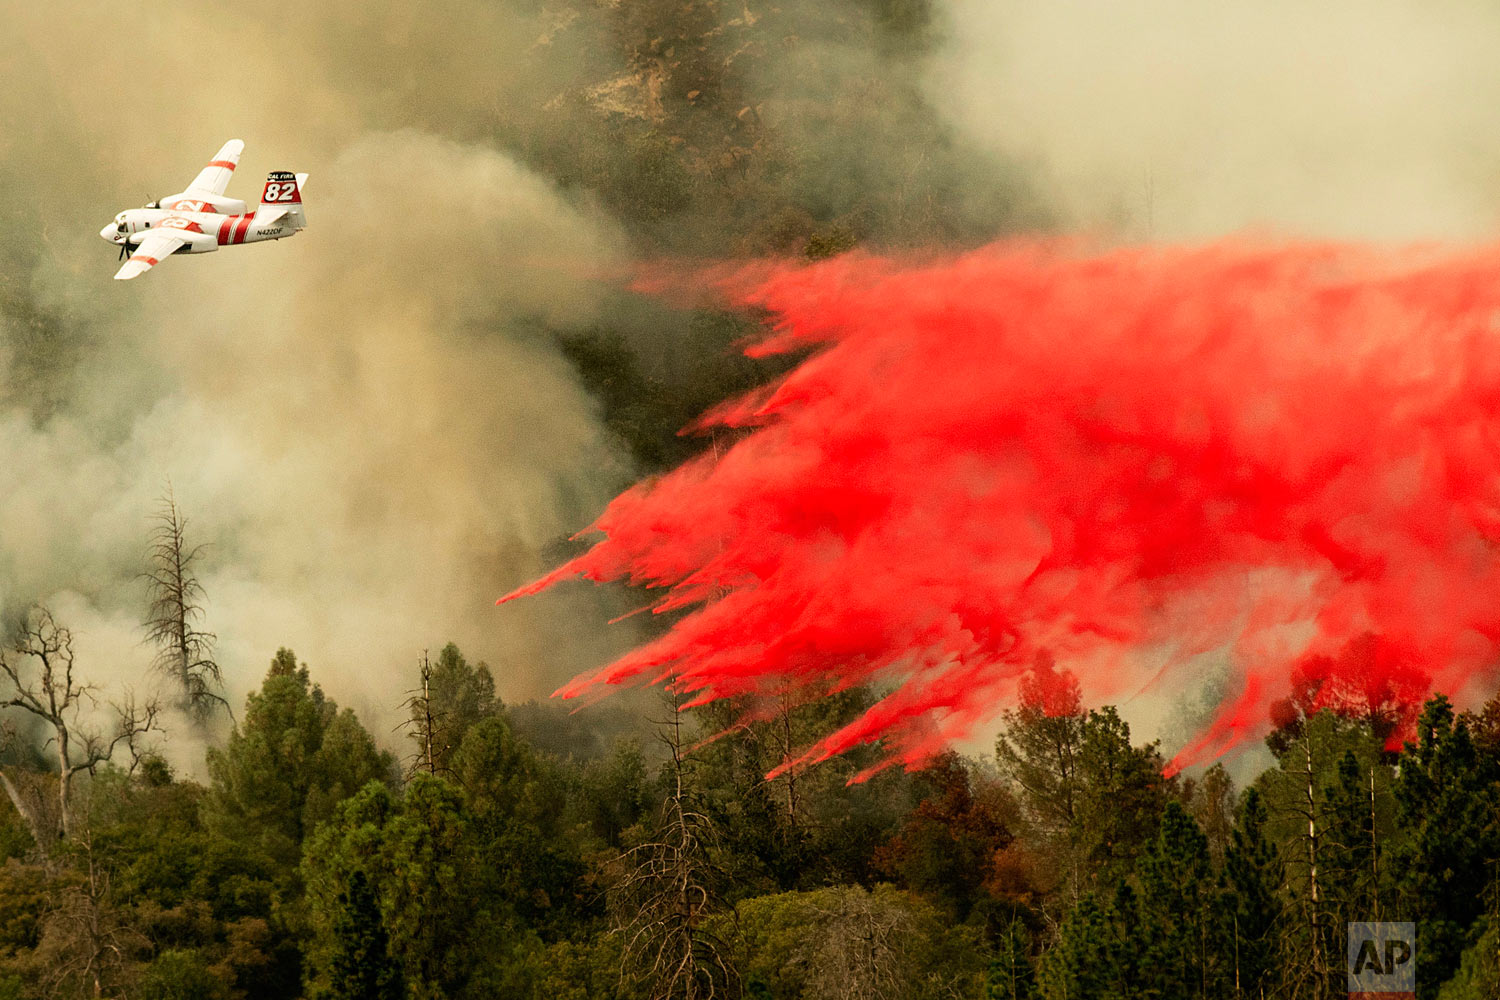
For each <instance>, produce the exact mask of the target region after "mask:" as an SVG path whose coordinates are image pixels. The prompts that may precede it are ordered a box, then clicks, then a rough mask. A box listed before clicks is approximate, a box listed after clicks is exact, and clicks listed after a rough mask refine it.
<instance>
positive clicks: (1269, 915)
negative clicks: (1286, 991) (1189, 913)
mask: <svg viewBox="0 0 1500 1000" xmlns="http://www.w3.org/2000/svg"><path fill="white" fill-rule="evenodd" d="M1266 820H1267V814H1266V806H1265V802H1263V801H1262V799H1261V796H1260V792H1259V791H1258V790H1256V789H1254V788H1251V789H1249V790H1248V791H1246V792H1245V798H1244V801H1243V804H1242V805H1241V807H1240V816H1239V823H1238V824H1237V825H1236V826H1235V828H1234V831H1233V832H1232V833H1231V834H1230V839H1229V847H1228V848H1227V849H1226V850H1225V852H1224V881H1225V885H1226V888H1227V890H1228V899H1226V900H1225V903H1226V906H1225V909H1226V910H1228V912H1229V915H1230V934H1231V950H1230V957H1231V966H1230V968H1231V975H1230V977H1229V978H1230V983H1231V985H1232V986H1233V989H1234V996H1235V997H1245V998H1254V1000H1260V998H1262V997H1266V996H1270V995H1271V994H1272V993H1273V992H1274V990H1275V988H1276V980H1277V975H1276V973H1277V969H1278V964H1279V963H1278V962H1277V960H1276V954H1275V944H1276V940H1277V932H1278V925H1279V923H1280V921H1281V916H1282V911H1283V902H1282V898H1281V886H1282V882H1283V880H1284V877H1285V873H1284V871H1283V867H1282V863H1281V857H1280V855H1279V854H1278V852H1277V849H1276V845H1275V844H1274V843H1272V842H1271V841H1270V840H1268V839H1267V838H1266V835H1265V826H1266Z"/></svg>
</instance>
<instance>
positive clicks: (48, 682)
mask: <svg viewBox="0 0 1500 1000" xmlns="http://www.w3.org/2000/svg"><path fill="white" fill-rule="evenodd" d="M86 706H87V707H88V708H90V709H92V708H96V707H97V706H98V699H97V696H96V689H95V688H94V686H93V685H90V684H85V683H83V682H82V681H81V680H79V679H78V678H77V677H76V676H75V674H74V665H73V635H72V633H71V632H69V631H68V630H67V629H66V628H64V627H63V626H61V625H59V624H57V621H56V620H55V619H54V618H53V617H52V612H50V611H48V610H47V609H46V608H40V607H39V608H33V609H32V611H31V613H30V614H28V615H27V616H26V620H25V621H24V622H23V623H22V624H21V627H20V630H19V635H18V638H17V639H16V641H15V644H14V645H13V646H11V648H9V649H6V650H3V651H0V710H3V709H19V710H20V711H22V712H25V713H27V714H29V715H31V716H33V717H34V718H35V719H37V720H38V721H39V722H40V723H41V725H42V726H43V728H44V730H46V731H49V736H50V738H49V739H48V741H47V748H48V749H49V750H51V751H52V752H53V753H55V755H56V767H57V796H56V803H57V805H56V816H55V822H53V817H52V816H51V815H50V810H45V809H42V808H39V802H38V801H37V799H36V798H35V797H34V796H29V795H26V794H24V793H23V790H22V789H21V788H19V787H18V786H17V784H16V782H14V781H12V780H11V779H10V778H9V777H8V776H5V775H4V774H3V772H0V779H3V780H0V784H3V786H4V788H5V792H6V794H7V795H8V796H9V797H10V799H11V802H12V804H13V805H14V806H15V807H16V810H17V811H18V812H19V813H20V814H21V815H22V817H23V818H25V820H26V822H27V823H28V825H29V826H30V827H31V835H32V838H33V839H34V840H35V841H36V844H37V847H38V848H39V849H41V850H43V851H44V852H45V850H46V848H47V846H48V845H49V844H51V843H52V842H54V841H55V840H56V839H57V837H58V834H59V833H60V834H61V835H62V836H63V837H64V838H66V837H68V836H70V835H71V832H72V824H71V815H70V808H69V807H70V804H71V801H72V797H73V780H74V778H75V777H77V775H78V774H79V773H80V772H87V773H90V774H92V773H93V772H94V770H95V769H96V768H97V767H98V766H99V765H100V764H102V763H104V762H105V761H107V760H109V759H110V757H111V756H113V755H114V752H115V750H116V748H118V747H120V746H121V745H122V744H123V745H124V746H126V747H127V748H129V749H130V750H131V752H132V754H135V753H137V752H138V750H139V746H138V742H139V740H140V738H141V736H143V735H144V734H145V733H147V732H149V731H150V730H152V729H153V728H155V726H156V716H157V705H156V703H155V702H154V701H150V702H147V703H146V704H144V705H138V704H136V702H135V700H134V699H133V698H127V700H126V701H125V702H124V703H123V704H121V705H116V706H113V707H114V714H115V726H114V731H113V733H112V734H111V735H110V736H108V737H106V736H104V735H103V734H102V733H99V732H97V731H94V730H89V729H86V728H84V725H83V722H82V720H81V718H80V716H81V715H82V713H83V710H84V708H85V707H86Z"/></svg>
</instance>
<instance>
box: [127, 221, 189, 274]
mask: <svg viewBox="0 0 1500 1000" xmlns="http://www.w3.org/2000/svg"><path fill="white" fill-rule="evenodd" d="M186 242H187V240H185V239H183V238H182V237H181V236H177V235H174V234H173V233H169V232H167V231H166V230H165V229H158V230H157V231H156V232H154V233H147V234H146V238H145V239H143V240H141V245H140V246H138V247H136V248H135V253H133V254H131V255H130V259H129V260H127V261H126V262H125V266H123V267H121V268H120V269H119V270H118V271H116V272H115V280H116V281H129V280H130V279H131V278H134V277H135V276H136V275H138V274H145V273H146V272H147V271H149V270H151V269H152V268H153V267H155V266H156V265H157V264H160V263H161V262H162V261H164V260H166V259H167V258H168V257H170V256H171V255H172V254H174V253H176V252H177V248H178V247H180V246H182V245H183V244H184V243H186Z"/></svg>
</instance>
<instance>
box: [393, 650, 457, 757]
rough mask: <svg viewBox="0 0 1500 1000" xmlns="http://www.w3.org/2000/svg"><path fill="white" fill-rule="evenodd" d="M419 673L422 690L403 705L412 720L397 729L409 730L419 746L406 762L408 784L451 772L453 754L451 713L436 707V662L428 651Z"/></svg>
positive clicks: (419, 667) (423, 657)
mask: <svg viewBox="0 0 1500 1000" xmlns="http://www.w3.org/2000/svg"><path fill="white" fill-rule="evenodd" d="M417 669H418V677H419V679H420V680H421V682H422V687H421V689H420V690H417V691H413V692H412V693H411V695H410V696H408V697H407V699H406V701H404V702H403V703H402V704H403V705H404V707H405V708H406V709H407V710H408V711H409V712H410V714H411V718H410V719H408V720H407V721H406V722H403V723H402V724H401V725H400V726H397V727H396V728H398V729H407V730H409V733H408V735H410V736H411V738H412V741H413V742H415V743H416V744H417V750H416V752H415V753H413V754H411V755H410V756H409V757H407V758H406V768H405V772H404V776H405V777H406V779H407V780H408V781H410V780H411V779H412V778H414V777H416V776H417V775H418V774H420V773H422V772H423V771H425V772H427V773H428V774H437V773H438V772H439V771H443V772H447V771H448V770H450V769H449V767H448V764H447V761H448V755H449V754H450V753H451V752H452V750H453V745H452V743H451V742H449V740H448V739H447V733H446V727H444V726H443V719H444V717H445V716H446V714H447V713H445V712H444V711H443V710H442V709H441V708H438V707H436V706H434V704H433V695H432V661H431V660H429V659H428V658H427V653H426V652H425V651H424V652H423V653H422V659H421V662H420V663H418V664H417ZM440 761H441V763H440Z"/></svg>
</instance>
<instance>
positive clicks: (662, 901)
mask: <svg viewBox="0 0 1500 1000" xmlns="http://www.w3.org/2000/svg"><path fill="white" fill-rule="evenodd" d="M671 710H672V715H671V718H670V719H669V720H668V721H667V722H666V723H664V725H663V727H662V728H663V733H662V742H663V743H664V744H665V745H666V747H667V750H668V754H669V759H668V766H669V767H670V768H671V771H670V773H669V775H668V780H669V782H670V784H669V785H668V791H667V797H666V799H665V801H663V803H662V807H661V815H660V819H659V821H658V824H657V831H656V837H655V838H654V839H653V840H651V841H650V842H648V843H644V844H640V845H638V846H636V847H633V848H631V849H630V850H628V851H626V852H625V853H624V854H622V855H621V856H620V858H619V859H618V860H619V862H620V864H621V866H622V873H621V875H620V877H619V880H618V881H617V882H616V884H615V886H614V889H613V891H612V893H611V896H612V901H613V903H614V905H615V908H616V910H617V912H619V913H620V914H622V916H623V915H625V914H629V919H628V920H627V921H625V922H624V924H623V926H622V928H621V933H623V935H624V955H623V961H622V963H621V975H622V977H629V976H631V975H632V974H633V975H634V977H635V979H636V980H637V981H638V982H639V983H640V984H641V985H643V986H645V988H646V991H647V993H646V995H647V996H648V997H650V1000H713V998H716V997H732V996H733V995H734V994H735V992H736V990H737V987H738V985H739V976H738V974H737V972H736V970H735V968H734V966H733V964H732V963H731V962H730V960H729V958H728V955H729V949H728V947H727V946H726V945H725V943H724V942H723V941H721V940H719V939H718V938H717V937H716V936H715V935H714V934H712V933H711V932H710V931H709V930H708V928H707V927H706V926H705V925H706V922H707V920H708V918H709V917H710V916H711V915H712V914H714V913H716V912H717V911H718V909H719V899H718V895H717V893H716V891H715V885H716V884H717V883H718V882H719V881H720V873H719V871H718V869H717V868H716V866H715V865H714V863H713V860H712V849H713V845H714V843H715V841H716V839H717V836H716V831H715V828H714V824H713V821H712V820H710V819H709V817H708V816H707V815H706V814H705V813H703V812H701V811H699V810H698V809H696V808H694V807H693V804H692V799H693V794H692V790H691V787H690V775H689V772H690V767H691V765H690V762H689V761H688V759H687V749H686V747H685V746H684V743H683V738H682V712H681V705H680V703H679V699H678V698H677V696H676V695H673V696H672V703H671Z"/></svg>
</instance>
